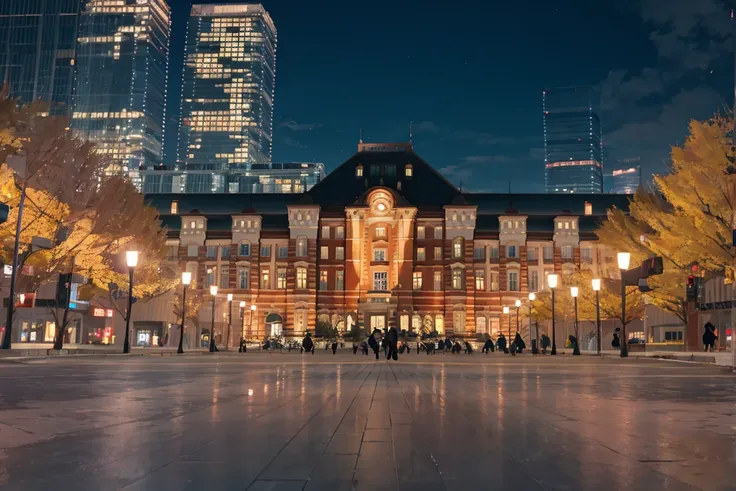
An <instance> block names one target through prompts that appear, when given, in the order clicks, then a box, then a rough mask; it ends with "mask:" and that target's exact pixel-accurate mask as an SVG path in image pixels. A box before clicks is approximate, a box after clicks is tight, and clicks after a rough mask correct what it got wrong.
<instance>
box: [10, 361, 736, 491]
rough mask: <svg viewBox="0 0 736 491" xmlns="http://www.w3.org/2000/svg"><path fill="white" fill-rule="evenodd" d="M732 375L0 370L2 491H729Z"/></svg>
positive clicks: (734, 478)
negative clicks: (502, 490) (52, 490)
mask: <svg viewBox="0 0 736 491" xmlns="http://www.w3.org/2000/svg"><path fill="white" fill-rule="evenodd" d="M734 388H736V377H734V376H733V374H731V373H729V372H726V371H724V370H722V369H719V368H715V367H709V366H700V365H693V364H679V363H672V362H663V361H653V360H633V359H632V360H628V361H627V360H618V359H603V360H599V359H595V358H592V357H580V358H572V357H569V356H565V357H563V356H559V357H556V358H552V357H544V358H539V357H532V356H519V357H514V358H512V357H504V356H503V355H490V356H483V355H471V356H463V355H458V356H452V355H437V356H432V357H428V356H421V355H409V356H404V357H402V358H401V359H400V360H399V361H398V362H390V363H389V362H386V361H385V360H381V361H378V362H376V361H375V360H369V359H367V358H363V357H361V356H359V355H358V356H354V355H352V352H351V353H350V354H344V353H343V354H338V355H337V356H332V355H331V354H329V355H328V354H327V353H324V354H320V353H318V354H317V355H309V356H302V355H299V354H295V353H294V354H273V355H263V354H255V353H254V354H248V355H237V354H218V355H212V356H207V355H204V356H203V355H191V356H186V355H185V356H183V357H131V358H126V359H122V358H121V359H110V358H104V359H99V358H98V359H78V358H74V359H73V358H70V359H58V360H47V361H43V362H39V363H27V364H15V363H4V364H0V489H3V490H5V489H8V490H24V491H34V490H44V491H46V490H49V489H64V490H66V489H70V490H80V491H86V490H90V491H91V490H95V491H99V490H126V491H131V490H156V491H183V490H188V491H189V490H205V489H206V490H208V491H209V490H212V491H214V490H239V491H243V490H248V491H253V490H255V491H261V490H287V491H288V490H330V491H331V490H343V489H345V490H356V489H359V490H369V489H376V490H402V491H403V490H415V489H416V490H422V491H432V490H455V489H457V490H474V489H483V490H496V489H499V490H500V489H516V490H526V489H529V490H586V489H596V490H609V489H610V490H618V489H627V490H633V489H637V490H638V489H642V490H660V489H666V490H691V489H703V490H727V489H730V490H733V489H736V390H734Z"/></svg>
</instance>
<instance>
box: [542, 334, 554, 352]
mask: <svg viewBox="0 0 736 491" xmlns="http://www.w3.org/2000/svg"><path fill="white" fill-rule="evenodd" d="M541 341H542V354H546V353H547V349H548V348H549V347H550V346H552V340H550V339H549V336H547V335H546V334H542V339H541Z"/></svg>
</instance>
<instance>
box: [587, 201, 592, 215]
mask: <svg viewBox="0 0 736 491" xmlns="http://www.w3.org/2000/svg"><path fill="white" fill-rule="evenodd" d="M585 214H586V215H592V214H593V203H588V202H587V201H586V202H585Z"/></svg>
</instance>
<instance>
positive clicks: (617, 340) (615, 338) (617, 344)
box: [611, 332, 621, 349]
mask: <svg viewBox="0 0 736 491" xmlns="http://www.w3.org/2000/svg"><path fill="white" fill-rule="evenodd" d="M611 346H613V347H614V348H615V349H619V348H620V347H621V339H620V338H619V337H618V333H617V332H614V333H613V339H612V340H611Z"/></svg>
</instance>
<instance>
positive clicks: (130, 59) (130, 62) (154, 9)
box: [71, 0, 171, 185]
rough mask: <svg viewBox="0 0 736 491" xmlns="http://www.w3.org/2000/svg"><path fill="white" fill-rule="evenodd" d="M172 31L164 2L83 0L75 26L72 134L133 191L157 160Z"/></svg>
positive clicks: (160, 156)
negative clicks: (96, 151) (131, 185)
mask: <svg viewBox="0 0 736 491" xmlns="http://www.w3.org/2000/svg"><path fill="white" fill-rule="evenodd" d="M170 23H171V22H170V12H169V7H168V5H167V3H166V0H114V1H113V0H87V1H86V2H85V5H84V9H83V10H82V13H81V15H80V19H79V36H78V39H77V56H76V66H77V80H76V84H75V94H74V102H73V110H74V112H73V114H72V121H71V126H72V129H73V130H74V131H75V132H76V133H77V134H78V135H80V136H81V137H83V138H85V139H88V140H90V141H92V142H94V143H95V144H96V145H97V148H98V149H99V150H101V151H102V152H103V153H104V154H106V155H107V156H108V157H109V158H110V159H111V165H110V168H109V171H110V172H113V173H117V172H120V173H127V174H128V175H129V176H130V178H131V180H132V181H133V182H134V183H135V184H137V185H140V175H139V170H140V169H152V168H154V167H156V166H159V165H160V164H161V160H162V149H163V140H164V130H165V121H166V82H167V79H166V77H167V69H168V58H169V33H170Z"/></svg>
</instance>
